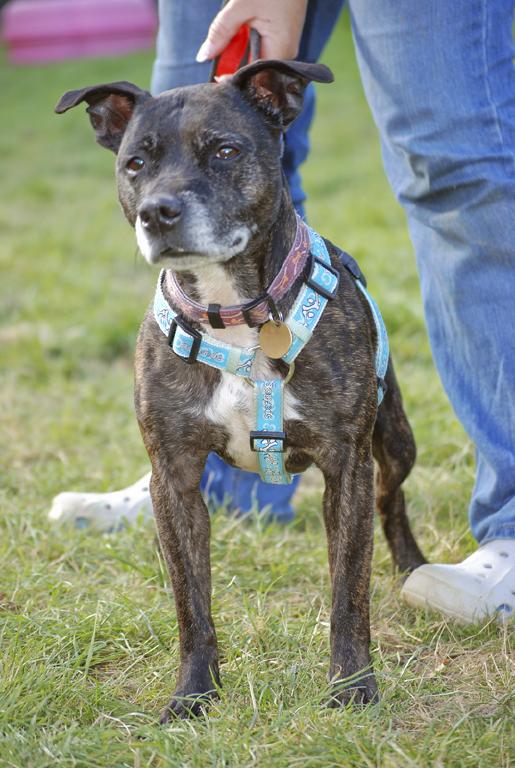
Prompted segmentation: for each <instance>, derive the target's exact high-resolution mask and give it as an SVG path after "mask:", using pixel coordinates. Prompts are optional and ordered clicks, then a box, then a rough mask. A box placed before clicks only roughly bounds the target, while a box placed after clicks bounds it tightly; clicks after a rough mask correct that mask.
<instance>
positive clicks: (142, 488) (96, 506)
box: [48, 472, 152, 532]
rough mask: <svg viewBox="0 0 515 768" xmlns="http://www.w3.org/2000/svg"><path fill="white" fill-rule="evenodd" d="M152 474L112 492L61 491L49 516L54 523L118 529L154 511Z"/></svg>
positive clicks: (103, 529)
mask: <svg viewBox="0 0 515 768" xmlns="http://www.w3.org/2000/svg"><path fill="white" fill-rule="evenodd" d="M150 475H151V473H150V472H149V473H148V475H145V476H144V477H142V478H141V480H138V482H137V483H134V485H130V486H129V487H128V488H123V489H122V490H121V491H113V492H111V493H60V494H59V495H58V496H56V497H55V498H54V500H53V502H52V508H51V509H50V512H49V513H48V519H49V520H51V521H52V522H54V523H62V524H68V525H73V526H75V527H76V528H93V529H95V530H97V531H106V532H108V531H116V530H119V529H120V528H122V527H123V526H124V525H126V524H130V523H134V522H135V520H136V518H137V517H138V516H139V515H143V516H144V517H150V516H151V515H152V502H151V500H150V492H149V483H150Z"/></svg>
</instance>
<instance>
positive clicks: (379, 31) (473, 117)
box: [349, 0, 515, 543]
mask: <svg viewBox="0 0 515 768" xmlns="http://www.w3.org/2000/svg"><path fill="white" fill-rule="evenodd" d="M514 5H515V1H514V0H452V2H449V0H425V1H424V2H419V0H349V8H350V12H351V20H352V28H353V34H354V40H355V45H356V51H357V56H358V62H359V67H360V70H361V77H362V80H363V85H364V88H365V93H366V95H367V98H368V102H369V104H370V107H371V109H372V112H373V115H374V118H375V121H376V123H377V127H378V129H379V132H380V136H381V142H382V149H383V158H384V165H385V170H386V173H387V175H388V178H389V180H390V184H391V186H392V188H393V190H394V192H395V194H396V196H397V197H398V199H399V201H400V202H401V204H402V205H403V207H404V209H405V211H406V214H407V217H408V223H409V229H410V234H411V238H412V241H413V245H414V247H415V252H416V257H417V265H418V269H419V273H420V283H421V289H422V298H423V302H424V309H425V316H426V322H427V327H428V330H429V338H430V341H431V347H432V351H433V356H434V360H435V363H436V366H437V368H438V371H439V373H440V376H441V379H442V382H443V385H444V387H445V390H446V392H447V394H448V396H449V399H450V400H451V403H452V405H453V407H454V409H455V411H456V414H457V416H458V418H459V419H460V421H461V422H462V423H463V425H464V427H465V429H466V430H467V432H468V434H469V435H470V437H471V438H472V440H473V441H474V443H475V445H476V451H477V477H476V484H475V487H474V491H473V495H472V501H471V505H470V525H471V529H472V533H473V535H474V536H475V538H476V539H477V540H478V541H479V542H481V543H484V542H486V541H488V540H490V539H494V538H511V537H515V72H514V68H513V63H512V59H513V55H514V45H513V37H512V22H513V12H514Z"/></svg>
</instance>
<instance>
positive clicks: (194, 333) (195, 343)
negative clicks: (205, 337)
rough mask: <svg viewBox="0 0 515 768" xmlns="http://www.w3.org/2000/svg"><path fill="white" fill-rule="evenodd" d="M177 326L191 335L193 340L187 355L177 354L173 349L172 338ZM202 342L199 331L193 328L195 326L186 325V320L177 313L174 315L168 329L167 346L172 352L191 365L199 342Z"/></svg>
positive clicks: (195, 358) (198, 347)
mask: <svg viewBox="0 0 515 768" xmlns="http://www.w3.org/2000/svg"><path fill="white" fill-rule="evenodd" d="M177 326H180V327H181V328H182V330H183V331H185V332H186V333H189V335H190V336H192V337H193V342H192V345H191V349H190V353H189V355H188V357H183V356H182V355H179V353H178V352H176V351H175V349H174V348H173V340H174V339H175V332H176V331H177ZM201 342H202V334H201V333H200V331H197V330H195V328H192V327H191V325H188V323H187V322H186V320H184V319H183V318H182V317H180V316H179V315H176V316H175V317H174V318H173V320H172V323H171V325H170V330H169V331H168V346H169V347H170V349H171V350H172V352H173V353H174V354H176V355H177V357H179V358H180V359H181V360H182V361H183V362H184V363H188V365H191V364H192V363H194V362H196V360H197V355H198V352H199V349H200V344H201Z"/></svg>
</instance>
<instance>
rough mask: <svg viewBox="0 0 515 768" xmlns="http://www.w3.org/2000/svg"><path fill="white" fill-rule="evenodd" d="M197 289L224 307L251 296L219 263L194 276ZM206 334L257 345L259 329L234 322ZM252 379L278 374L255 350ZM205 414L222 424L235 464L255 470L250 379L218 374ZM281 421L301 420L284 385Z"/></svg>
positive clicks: (238, 343)
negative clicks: (237, 286) (240, 290)
mask: <svg viewBox="0 0 515 768" xmlns="http://www.w3.org/2000/svg"><path fill="white" fill-rule="evenodd" d="M197 290H198V291H199V294H200V296H201V300H202V302H203V303H206V304H207V303H209V301H213V298H212V297H213V296H216V301H217V302H218V303H220V304H222V305H223V306H227V305H230V304H242V303H244V302H245V301H249V299H250V297H245V296H241V295H240V294H239V293H238V292H237V291H236V290H235V288H234V286H233V285H232V284H231V282H230V281H228V280H227V275H226V273H225V270H223V268H222V267H220V266H218V265H214V266H212V267H209V268H206V269H205V270H203V274H202V276H201V277H198V276H197ZM203 330H204V332H205V333H208V334H209V335H210V336H214V337H215V338H218V339H219V340H220V341H224V342H225V343H226V344H232V345H234V346H236V347H256V346H257V345H258V332H257V330H256V329H255V328H249V327H248V326H247V325H237V326H233V327H230V328H223V329H217V328H211V327H204V328H203ZM252 378H253V379H274V378H277V373H276V372H275V371H273V369H272V367H271V365H270V362H269V360H268V358H267V357H266V356H265V355H264V354H263V353H262V352H261V351H260V350H259V349H258V350H257V353H256V360H255V362H254V366H253V370H252ZM205 417H206V419H207V420H208V421H210V422H211V423H213V424H216V425H217V426H220V427H223V429H224V431H225V432H226V433H227V435H228V441H227V446H226V450H227V453H228V454H229V455H230V456H231V458H232V459H233V461H234V463H235V464H237V465H238V466H239V467H241V468H242V469H246V470H248V471H251V472H257V471H258V469H259V467H258V459H257V454H256V453H255V452H254V451H251V449H250V432H251V431H252V430H254V429H256V404H255V391H254V387H253V386H252V384H251V383H250V382H248V381H247V380H246V379H244V378H242V377H241V376H235V375H234V374H232V373H226V372H222V373H221V380H220V382H219V384H218V385H217V386H216V388H215V390H214V392H213V394H212V396H211V398H210V400H209V401H208V402H207V403H206V405H205ZM283 417H284V420H285V421H286V420H288V419H300V414H299V403H298V401H297V399H296V398H295V396H294V395H293V394H292V392H291V391H290V390H289V388H288V386H286V387H285V388H284V407H283Z"/></svg>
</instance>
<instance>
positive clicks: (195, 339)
mask: <svg viewBox="0 0 515 768" xmlns="http://www.w3.org/2000/svg"><path fill="white" fill-rule="evenodd" d="M308 229H309V236H310V246H311V247H310V254H311V255H310V258H311V262H310V271H309V275H308V276H307V278H306V281H305V283H304V285H303V286H302V288H301V290H300V291H299V295H298V296H297V298H296V300H295V303H294V304H293V307H292V309H291V310H290V312H289V314H288V317H287V318H286V320H285V322H286V325H287V326H288V327H289V329H290V331H291V334H292V342H291V345H290V348H289V349H288V351H287V352H286V353H285V354H284V355H283V356H282V358H281V359H282V360H284V362H285V363H288V364H289V365H290V366H291V367H290V373H289V374H288V376H287V377H286V379H273V380H264V381H259V380H254V379H251V378H250V377H251V372H252V364H253V362H254V359H255V357H256V349H255V348H244V347H235V346H232V345H230V344H225V343H224V342H223V341H219V340H218V339H215V338H213V337H212V336H209V335H208V334H205V333H201V332H200V331H197V330H196V329H195V328H192V327H191V326H190V325H189V324H188V323H187V322H186V321H185V320H184V319H183V318H182V317H181V316H180V315H178V314H177V313H176V312H174V310H173V309H172V308H171V307H170V305H169V304H168V301H167V300H166V298H165V296H164V294H163V288H162V284H163V280H164V275H165V272H164V270H163V271H162V272H161V274H160V275H159V280H158V283H157V288H156V293H155V296H154V317H155V319H156V322H157V324H158V325H159V327H160V328H161V330H162V331H163V333H164V334H165V335H166V336H167V337H168V344H169V346H170V347H171V349H172V350H173V351H174V352H175V354H176V355H177V356H178V357H180V358H181V360H184V362H186V363H194V362H197V361H200V362H202V363H205V364H206V365H210V366H212V367H213V368H218V370H220V371H228V372H229V373H232V374H234V375H235V376H242V377H244V378H245V379H247V381H248V382H249V383H250V384H252V385H253V386H254V394H255V403H256V414H257V416H256V429H255V430H253V431H252V432H251V433H250V447H251V449H252V450H253V451H256V452H257V454H258V461H259V469H260V475H261V477H262V479H263V480H264V481H265V482H267V483H281V484H288V483H291V481H292V475H291V474H290V473H289V472H287V471H286V468H285V463H284V455H285V449H286V436H285V433H284V425H283V403H284V386H285V384H286V383H287V382H288V381H289V379H290V377H291V374H293V363H294V361H295V358H296V357H297V356H298V355H299V354H300V352H301V351H302V350H303V348H304V347H305V346H306V344H307V343H308V341H309V340H310V338H311V336H312V334H313V331H314V330H315V328H316V326H317V324H318V322H319V320H320V318H321V317H322V314H323V312H324V309H325V308H326V306H327V303H328V301H330V300H331V299H333V298H334V296H335V295H336V292H337V290H338V284H339V273H338V271H337V270H336V269H334V267H333V266H332V264H331V259H330V256H329V253H328V250H327V246H326V244H325V242H324V240H323V239H322V238H321V237H320V235H319V234H317V233H316V232H315V231H314V230H312V229H311V228H308ZM342 260H343V264H344V266H345V267H346V268H347V269H348V270H349V272H350V273H351V274H352V276H353V277H354V279H355V281H356V285H357V286H358V288H359V290H360V291H361V292H362V294H363V296H364V297H365V298H366V300H367V302H368V304H369V306H370V309H371V311H372V316H373V318H374V323H375V327H376V332H377V349H376V357H375V368H376V374H377V381H378V404H381V401H382V399H383V397H384V393H385V391H386V385H385V382H384V377H385V375H386V369H387V367H388V358H389V347H388V336H387V334H386V328H385V325H384V322H383V318H382V317H381V313H380V311H379V307H378V306H377V304H376V302H375V301H374V299H373V298H372V297H371V296H370V294H369V293H368V291H367V288H366V283H365V279H364V277H363V275H362V274H361V272H360V270H359V268H358V266H357V264H356V262H355V261H354V259H352V258H351V257H350V256H349V255H348V254H345V253H342Z"/></svg>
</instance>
